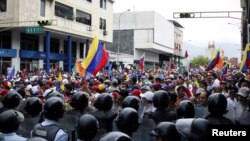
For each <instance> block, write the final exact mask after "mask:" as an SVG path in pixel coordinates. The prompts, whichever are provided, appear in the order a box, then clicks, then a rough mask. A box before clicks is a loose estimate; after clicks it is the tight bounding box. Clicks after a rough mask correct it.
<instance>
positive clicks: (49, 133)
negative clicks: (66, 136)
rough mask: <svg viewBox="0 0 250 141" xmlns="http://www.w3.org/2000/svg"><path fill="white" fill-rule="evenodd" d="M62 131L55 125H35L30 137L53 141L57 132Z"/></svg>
mask: <svg viewBox="0 0 250 141" xmlns="http://www.w3.org/2000/svg"><path fill="white" fill-rule="evenodd" d="M60 129H62V128H61V126H59V125H57V124H52V125H48V126H42V125H41V124H37V125H35V127H34V130H33V132H32V137H42V138H45V139H47V140H48V141H54V139H55V137H56V134H57V132H58V131H59V130H60Z"/></svg>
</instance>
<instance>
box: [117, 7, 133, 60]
mask: <svg viewBox="0 0 250 141" xmlns="http://www.w3.org/2000/svg"><path fill="white" fill-rule="evenodd" d="M129 11H130V9H127V10H126V11H124V12H122V13H121V14H120V15H119V23H118V25H119V27H118V53H117V54H118V58H117V60H118V62H119V61H120V26H121V16H122V14H124V13H126V12H129Z"/></svg>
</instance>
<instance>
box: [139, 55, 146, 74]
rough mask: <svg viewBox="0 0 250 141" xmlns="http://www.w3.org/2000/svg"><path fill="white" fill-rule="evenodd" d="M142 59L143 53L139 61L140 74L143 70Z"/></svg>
mask: <svg viewBox="0 0 250 141" xmlns="http://www.w3.org/2000/svg"><path fill="white" fill-rule="evenodd" d="M144 57H145V53H143V54H142V56H141V58H140V60H139V66H140V71H141V72H142V71H143V70H144Z"/></svg>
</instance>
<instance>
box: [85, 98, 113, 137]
mask: <svg viewBox="0 0 250 141" xmlns="http://www.w3.org/2000/svg"><path fill="white" fill-rule="evenodd" d="M112 106H113V100H112V97H111V95H109V94H106V93H103V94H101V95H99V96H98V97H97V99H96V102H95V103H94V107H95V108H96V109H97V110H96V111H93V112H90V113H89V114H91V115H93V116H94V117H95V118H96V119H97V120H98V122H99V124H100V130H99V132H98V134H97V135H96V137H95V139H96V140H99V139H100V137H101V136H102V135H103V134H104V133H106V132H111V131H112V130H113V121H114V119H115V117H116V116H117V114H116V113H114V112H113V111H111V108H112ZM95 139H94V140H95Z"/></svg>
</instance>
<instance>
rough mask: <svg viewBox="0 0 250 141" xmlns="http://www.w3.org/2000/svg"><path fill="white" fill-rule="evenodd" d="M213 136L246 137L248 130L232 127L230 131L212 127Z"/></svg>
mask: <svg viewBox="0 0 250 141" xmlns="http://www.w3.org/2000/svg"><path fill="white" fill-rule="evenodd" d="M212 136H213V137H214V136H216V137H246V136H247V131H234V130H232V129H230V130H229V131H221V130H219V129H212Z"/></svg>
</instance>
